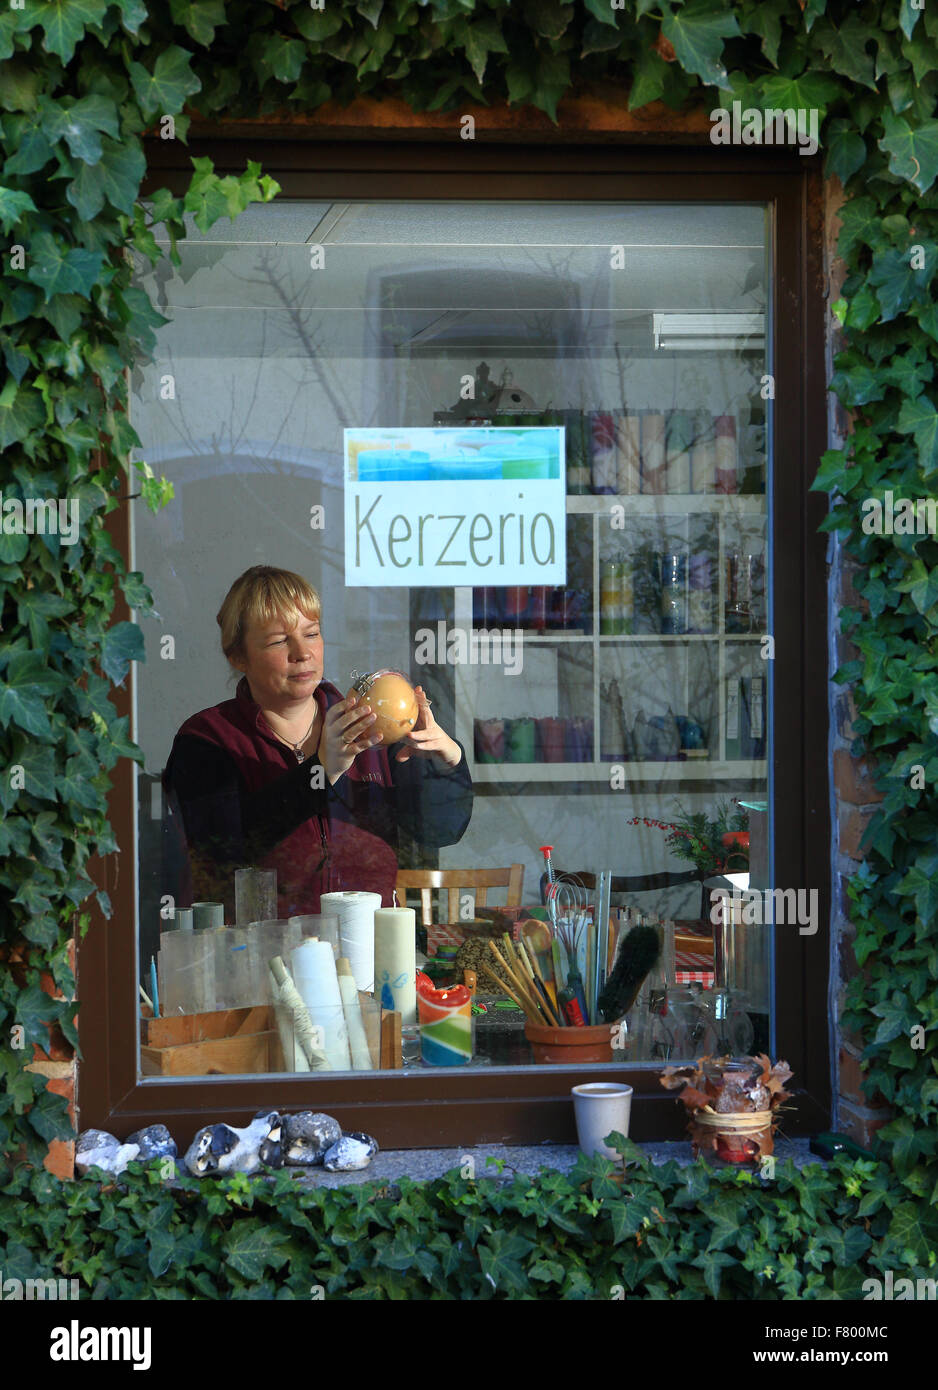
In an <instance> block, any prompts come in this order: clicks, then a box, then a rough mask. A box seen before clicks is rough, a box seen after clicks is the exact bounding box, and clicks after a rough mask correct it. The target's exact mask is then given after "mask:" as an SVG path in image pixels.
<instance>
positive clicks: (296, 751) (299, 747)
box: [267, 710, 319, 763]
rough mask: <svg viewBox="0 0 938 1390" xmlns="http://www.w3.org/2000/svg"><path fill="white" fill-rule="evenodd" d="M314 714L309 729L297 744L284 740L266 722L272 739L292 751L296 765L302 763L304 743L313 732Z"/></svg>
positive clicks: (281, 735)
mask: <svg viewBox="0 0 938 1390" xmlns="http://www.w3.org/2000/svg"><path fill="white" fill-rule="evenodd" d="M318 713H319V711H318V710H317V711H316V714H318ZM316 714H314V715H313V717H312V719H311V720H310V725H309V728H308V729H307V730H306V733H305V734H304V735H303V737H302V738H301V739H300V741H299V743H291V742H290V740H289V739H288V738H284V736H283V734H278V733H277V730H276V729H275V728H274V727H273V725H272V724H271V723H270V722H269V721H267V727H268V729H270V732H271V733H272V734H273V736H274V738H279V740H280V742H281V743H285V744H286V746H287V747H288V748H290V749H292V751H293V756H294V758H296V760H297V762H298V763H301V762H302V761H303V757H304V754H303V744H304V743H305V742H306V740H307V739H308V738H309V736H310V734H311V733H312V732H313V725H314V724H315V723H316Z"/></svg>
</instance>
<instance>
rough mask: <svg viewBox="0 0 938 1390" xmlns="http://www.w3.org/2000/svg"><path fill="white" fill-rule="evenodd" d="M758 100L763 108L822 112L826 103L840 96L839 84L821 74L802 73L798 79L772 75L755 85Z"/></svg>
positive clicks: (783, 74) (781, 74) (778, 74)
mask: <svg viewBox="0 0 938 1390" xmlns="http://www.w3.org/2000/svg"><path fill="white" fill-rule="evenodd" d="M757 87H758V91H759V93H760V100H761V101H762V102H763V104H764V105H765V106H772V107H777V106H780V107H782V109H783V110H787V109H788V108H789V107H794V109H795V110H796V111H797V110H798V109H799V108H800V107H803V108H804V109H805V110H806V111H810V110H812V109H813V108H814V107H817V108H818V109H819V110H824V109H825V108H826V107H827V105H828V103H829V102H831V101H833V100H834V98H835V97H836V96H838V95H839V94H840V91H841V87H840V83H839V82H835V81H833V79H832V78H830V77H825V76H824V74H823V73H821V72H812V71H809V72H803V73H802V74H801V76H800V77H789V76H787V75H786V74H785V73H777V74H773V75H772V76H771V77H766V78H765V79H764V80H763V81H762V82H760V83H758V84H757Z"/></svg>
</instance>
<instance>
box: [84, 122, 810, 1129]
mask: <svg viewBox="0 0 938 1390" xmlns="http://www.w3.org/2000/svg"><path fill="white" fill-rule="evenodd" d="M300 135H301V132H294V133H293V138H284V136H283V133H282V132H280V133H278V134H276V135H275V137H274V138H257V139H253V138H252V139H250V140H245V139H242V138H240V137H235V138H231V137H230V136H229V137H228V138H226V135H225V133H224V132H219V133H218V134H217V135H215V134H213V135H212V137H211V138H202V139H196V138H193V139H191V140H190V143H189V144H188V145H187V146H185V147H183V146H182V145H181V143H180V142H179V141H165V142H164V141H160V140H151V141H149V142H148V155H149V171H148V174H147V178H146V180H145V183H144V186H143V190H142V194H143V196H148V195H149V194H151V193H152V192H153V191H155V190H156V189H157V188H160V187H169V188H170V189H172V190H173V191H174V192H176V193H181V192H182V191H183V190H184V189H185V187H186V186H187V185H188V180H189V177H190V175H191V164H190V159H191V158H193V157H196V156H199V155H206V154H207V155H210V156H211V158H212V159H213V160H214V162H215V167H216V168H217V169H218V170H219V171H223V172H238V171H239V170H242V169H244V167H245V165H246V161H247V160H248V159H259V160H260V161H261V164H262V167H263V172H264V173H266V174H271V175H272V176H273V177H274V178H276V179H277V181H278V182H279V183H280V185H281V188H282V195H283V196H284V197H287V198H308V199H315V200H317V201H319V200H323V199H336V200H340V199H381V198H388V199H392V198H393V199H395V200H401V199H406V200H413V199H467V198H476V199H486V200H495V199H505V200H537V199H543V200H547V201H556V200H558V199H568V200H570V201H573V202H577V201H614V202H625V201H629V200H632V199H636V200H645V201H655V202H661V201H668V202H671V201H675V202H678V201H679V202H714V201H724V200H727V199H729V200H736V201H740V202H752V201H759V202H767V203H769V204H771V205H772V207H773V209H774V218H775V238H774V264H773V290H774V296H775V297H774V307H775V327H776V340H775V357H774V361H775V364H776V366H775V376H776V388H777V392H778V395H779V398H780V399H781V401H782V402H783V405H782V406H781V408H779V409H777V410H776V412H775V441H774V443H775V455H774V457H775V458H776V460H779V461H783V460H789V459H798V460H800V468H799V469H798V470H797V472H792V473H791V475H790V476H788V475H787V476H784V477H783V471H784V470H783V468H782V467H781V466H780V465H778V466H776V469H775V496H774V498H773V504H774V509H773V512H772V516H773V520H774V525H775V536H776V537H784V538H786V544H784V545H780V544H778V543H776V545H775V547H774V559H775V573H774V581H775V593H776V595H777V602H776V612H775V639H776V654H777V658H778V660H777V664H776V666H775V702H774V712H775V749H776V756H775V761H774V767H773V775H774V790H775V811H776V815H775V860H776V868H777V882H779V883H783V884H801V885H805V886H810V887H817V888H818V891H819V902H820V909H819V915H820V927H819V930H818V932H817V934H816V935H815V936H812V937H802V936H800V935H799V934H798V933H797V932H794V931H786V930H785V929H781V930H779V931H777V932H776V953H775V982H776V996H775V1010H776V1012H775V1018H776V1038H777V1051H778V1055H779V1056H781V1057H784V1058H786V1059H787V1060H788V1062H789V1063H790V1065H791V1066H792V1068H793V1071H794V1079H795V1084H796V1086H797V1088H798V1092H799V1094H798V1098H797V1106H796V1109H795V1110H794V1111H793V1112H791V1114H790V1116H789V1117H788V1118H787V1119H786V1123H785V1130H786V1132H787V1133H789V1134H793V1135H794V1134H807V1133H812V1132H816V1131H817V1130H819V1129H823V1128H826V1127H827V1126H828V1125H829V1123H830V1104H831V1078H830V1061H829V1049H830V1042H829V1020H828V1000H827V988H828V974H829V968H830V967H829V949H830V946H829V917H830V816H829V779H830V771H829V766H828V731H827V723H828V718H827V680H828V668H827V625H826V624H827V601H826V598H827V590H826V537H825V536H824V535H823V534H821V535H819V534H818V530H817V528H818V525H819V524H820V522H821V520H822V519H823V517H824V515H825V513H826V499H825V498H824V496H823V495H820V494H814V493H810V492H809V491H808V489H809V486H810V483H811V481H812V479H813V476H814V473H815V471H816V466H817V460H818V458H819V456H820V454H821V453H822V451H823V450H824V448H825V447H826V386H825V352H824V289H823V286H824V276H823V254H822V253H823V215H822V207H823V204H822V196H823V185H822V179H821V173H820V168H819V162H818V160H816V159H805V158H801V157H797V156H796V155H794V154H793V153H790V152H787V151H780V150H779V151H775V150H752V149H745V150H733V151H725V150H722V149H721V150H719V151H717V150H715V149H714V148H713V147H712V146H710V145H709V144H706V143H700V138H698V140H697V141H696V142H695V144H696V148H693V147H688V146H684V147H681V148H674V147H673V145H672V146H670V147H663V146H659V147H654V148H648V147H643V148H635V147H634V146H631V147H630V146H627V145H623V144H619V145H614V146H612V145H609V144H602V145H600V144H595V143H582V144H580V143H574V144H570V143H558V144H545V143H544V142H543V137H542V138H541V140H540V141H538V142H536V143H527V144H509V143H498V144H496V143H492V144H489V145H486V144H485V143H483V142H480V141H476V142H463V141H458V142H456V147H455V148H454V140H453V138H449V139H447V140H445V141H441V140H439V139H437V138H430V139H422V138H417V139H415V140H410V141H393V140H392V141H388V140H382V139H380V138H375V139H373V140H372V139H364V140H363V139H361V138H358V139H351V140H348V141H343V140H335V139H322V138H315V139H310V138H309V136H308V134H305V133H302V138H299V136H300ZM703 138H704V139H705V137H703ZM110 521H111V523H112V534H113V536H114V538H115V541H116V543H117V545H118V546H119V547H120V549H121V551H122V553H123V554H124V556H125V557H127V556H128V555H129V553H130V552H129V529H130V526H129V509H128V507H127V506H126V505H122V506H120V507H119V508H118V509H116V510H115V512H114V513H112V515H111V518H110ZM796 536H797V537H798V538H799V542H800V543H799V544H797V545H793V544H791V543H790V540H791V538H793V537H796ZM129 616H130V615H129V613H128V612H127V610H126V608H124V609H123V611H120V610H119V611H117V612H115V621H118V620H120V619H122V618H127V617H129ZM133 678H134V679H139V678H142V679H144V680H145V679H146V670H145V668H144V669H143V670H142V672H141V673H140V675H139V676H138V675H137V674H136V673H135V674H134V676H133ZM115 701H116V704H117V706H118V709H119V712H120V713H121V714H130V712H131V695H130V691H129V689H127V688H122V689H120V690H118V691H117V692H116V695H115ZM779 749H781V750H782V755H781V756H780V755H779V753H778V750H779ZM822 773H823V775H822ZM133 776H134V774H133V764H132V763H131V761H130V760H124V761H123V762H121V763H120V764H119V765H118V767H117V768H116V769H115V772H114V774H113V790H112V793H111V800H110V813H111V823H112V825H113V827H114V833H115V836H116V839H117V841H118V844H119V845H120V846H121V847H122V849H123V854H121V855H119V856H110V857H109V858H108V859H107V860H106V861H102V862H101V864H100V865H99V872H98V875H97V876H98V879H99V881H100V880H102V879H103V880H104V883H105V886H106V887H107V889H108V892H109V893H110V897H111V900H112V903H113V916H112V917H111V919H110V921H105V919H104V918H103V917H102V916H101V914H100V911H99V910H98V909H97V907H96V906H95V907H93V908H92V924H91V927H90V930H89V931H88V933H87V935H86V937H85V939H84V940H83V941H81V942H80V943H79V945H78V983H79V992H78V997H79V999H80V1001H81V1012H80V1015H79V1026H80V1034H81V1045H82V1050H83V1057H82V1060H81V1064H80V1072H79V1087H80V1090H79V1102H80V1113H81V1125H82V1128H88V1127H91V1126H94V1127H97V1128H102V1129H106V1130H109V1131H111V1132H112V1133H115V1134H117V1135H118V1136H121V1137H122V1136H124V1135H126V1134H128V1133H130V1132H131V1131H132V1130H133V1129H135V1128H137V1127H139V1126H140V1125H143V1124H147V1123H152V1122H156V1121H160V1122H163V1123H165V1124H167V1125H168V1126H169V1128H170V1130H171V1131H172V1132H173V1133H174V1134H175V1135H176V1136H177V1139H179V1140H181V1141H183V1142H188V1136H189V1135H190V1134H191V1133H192V1132H194V1131H195V1130H196V1129H197V1128H198V1127H199V1125H200V1124H202V1123H204V1122H205V1120H206V1118H208V1117H211V1118H213V1119H225V1120H228V1121H230V1122H232V1123H243V1122H245V1121H246V1120H247V1119H248V1118H249V1117H250V1116H252V1115H253V1114H254V1113H255V1112H256V1111H257V1110H258V1109H259V1108H261V1106H264V1107H271V1108H273V1107H276V1108H277V1109H280V1110H287V1111H289V1110H300V1109H310V1108H312V1109H316V1110H325V1111H328V1112H329V1113H331V1114H333V1115H335V1116H336V1118H337V1119H338V1120H339V1122H340V1123H341V1124H342V1125H343V1127H344V1128H347V1129H363V1130H366V1131H368V1132H371V1133H374V1134H376V1135H377V1136H378V1138H379V1140H380V1142H381V1143H382V1145H383V1146H384V1147H386V1148H415V1147H424V1146H441V1147H447V1146H460V1145H466V1144H471V1143H477V1142H488V1141H499V1142H520V1143H538V1142H547V1141H554V1142H571V1141H573V1140H574V1138H575V1134H574V1127H573V1107H572V1106H571V1104H570V1094H569V1092H570V1086H571V1085H573V1084H575V1083H576V1082H578V1081H585V1080H609V1079H610V1078H611V1077H619V1078H621V1079H623V1080H627V1081H628V1082H629V1084H631V1085H632V1086H633V1087H634V1090H635V1096H634V1103H633V1107H632V1134H633V1136H634V1137H635V1138H637V1139H640V1140H647V1139H668V1138H679V1137H683V1126H684V1119H683V1114H682V1111H681V1107H680V1106H679V1105H678V1104H676V1103H675V1101H674V1098H673V1096H670V1095H668V1094H667V1093H665V1092H664V1091H663V1090H662V1088H661V1087H660V1085H659V1083H658V1079H657V1072H656V1071H655V1070H653V1069H647V1070H639V1069H633V1068H629V1067H628V1066H623V1067H622V1068H620V1069H617V1070H616V1071H614V1072H613V1071H611V1070H610V1069H609V1068H605V1069H603V1068H596V1069H590V1068H588V1067H587V1068H579V1067H563V1066H541V1067H537V1066H529V1067H526V1068H524V1069H520V1068H512V1069H509V1068H495V1067H493V1068H486V1069H484V1070H482V1071H478V1072H472V1071H468V1072H461V1071H460V1070H459V1069H444V1070H441V1071H440V1072H429V1071H427V1072H423V1071H421V1072H418V1073H417V1074H416V1075H413V1074H410V1073H409V1072H408V1073H406V1074H405V1073H400V1074H398V1075H392V1074H388V1073H383V1074H380V1075H375V1076H372V1075H353V1076H344V1077H342V1078H337V1079H328V1078H325V1079H319V1078H317V1079H316V1080H311V1079H309V1078H308V1077H293V1078H285V1077H281V1076H269V1077H260V1078H254V1077H250V1078H245V1079H227V1078H204V1079H203V1078H192V1079H191V1080H190V1079H188V1078H185V1079H178V1080H173V1081H167V1082H162V1081H157V1080H151V1079H148V1080H147V1081H146V1082H142V1081H141V1080H140V1079H139V1078H138V1076H137V1057H136V1030H137V1028H138V1026H139V1024H138V1018H137V1002H136V988H135V959H134V952H135V947H134V932H135V930H136V905H135V902H134V878H135V874H134V871H133V867H132V861H133V859H134V856H135V854H136V846H135V844H134V842H133V833H132V827H133V823H134V822H133V803H134V781H133ZM121 862H123V871H122V872H121V870H120V866H121ZM128 923H130V924H132V926H131V927H130V929H128V925H127V924H128ZM99 1021H100V1022H99Z"/></svg>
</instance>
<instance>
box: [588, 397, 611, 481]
mask: <svg viewBox="0 0 938 1390" xmlns="http://www.w3.org/2000/svg"><path fill="white" fill-rule="evenodd" d="M590 436H591V450H590V464H591V470H590V477H591V482H592V488H593V492H594V493H611V492H615V490H616V481H617V479H616V428H615V420H614V417H613V415H612V414H611V412H609V411H605V410H594V411H593V413H592V415H591V416H590Z"/></svg>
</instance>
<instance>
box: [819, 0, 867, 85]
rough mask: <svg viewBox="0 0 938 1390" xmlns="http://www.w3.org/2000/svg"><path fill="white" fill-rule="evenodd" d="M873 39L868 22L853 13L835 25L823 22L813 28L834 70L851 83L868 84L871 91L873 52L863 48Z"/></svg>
mask: <svg viewBox="0 0 938 1390" xmlns="http://www.w3.org/2000/svg"><path fill="white" fill-rule="evenodd" d="M874 38H875V34H874V32H873V30H872V28H871V27H870V25H869V24H866V23H864V21H863V20H862V19H860V17H859V15H855V14H852V15H849V16H848V17H847V19H845V20H844V21H843V22H842V23H839V24H837V25H836V27H835V26H834V25H833V24H824V25H822V26H821V27H820V28H819V29H818V31H817V42H818V44H819V46H820V48H821V51H822V53H824V54H826V55H827V58H828V60H829V62H830V65H831V67H832V68H833V69H834V71H835V72H839V73H842V74H843V75H844V77H849V78H850V80H851V81H852V82H859V83H861V84H862V85H863V86H864V87H871V88H872V89H873V91H874V92H875V91H876V82H875V79H874V76H873V55H872V54H871V53H867V51H866V45H867V44H868V43H871V42H872V41H873V39H874Z"/></svg>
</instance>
